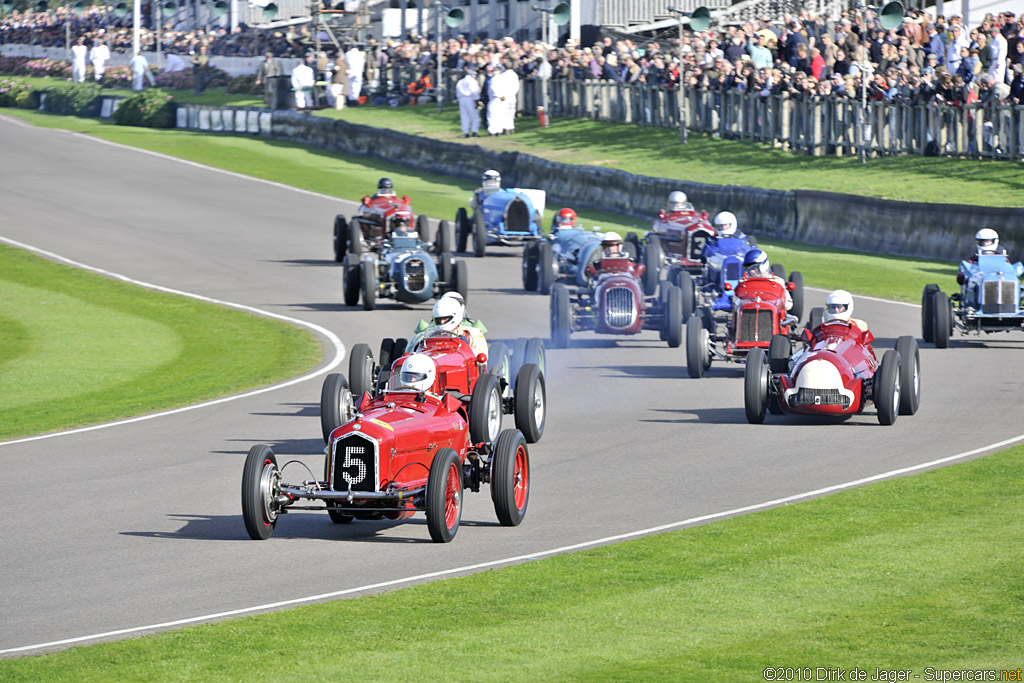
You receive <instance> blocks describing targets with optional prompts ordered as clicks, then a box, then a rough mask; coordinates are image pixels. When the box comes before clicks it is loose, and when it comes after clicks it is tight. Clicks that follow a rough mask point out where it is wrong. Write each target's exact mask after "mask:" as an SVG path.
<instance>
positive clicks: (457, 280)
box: [342, 232, 469, 311]
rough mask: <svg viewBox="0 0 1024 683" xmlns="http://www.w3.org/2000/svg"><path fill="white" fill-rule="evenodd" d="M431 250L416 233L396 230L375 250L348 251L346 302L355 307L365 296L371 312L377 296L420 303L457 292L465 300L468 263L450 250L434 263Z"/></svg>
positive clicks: (467, 290)
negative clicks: (457, 258)
mask: <svg viewBox="0 0 1024 683" xmlns="http://www.w3.org/2000/svg"><path fill="white" fill-rule="evenodd" d="M428 249H429V245H428V244H426V243H424V242H422V241H421V240H419V239H417V237H416V236H415V234H412V235H407V234H400V233H397V232H396V233H395V234H393V235H392V236H391V237H389V238H388V239H387V240H384V241H383V242H382V243H381V246H380V248H379V250H378V251H377V252H376V253H374V252H371V251H368V252H365V253H359V254H357V253H352V252H350V253H348V254H346V255H345V266H344V274H343V287H342V289H343V293H344V297H345V305H346V306H355V305H356V304H358V303H359V299H360V297H362V300H363V308H364V309H365V310H367V311H372V310H373V309H374V307H375V306H376V304H377V300H378V299H395V300H396V301H399V302H401V303H404V304H418V303H422V302H424V301H427V300H428V299H433V298H437V297H439V296H441V295H442V294H444V293H445V292H458V293H459V294H461V295H462V298H463V300H465V299H466V296H467V295H468V293H469V274H468V271H467V269H466V263H465V262H464V261H456V260H455V258H454V257H453V256H452V254H451V252H448V251H442V252H440V253H439V254H438V256H437V262H436V263H435V262H434V257H433V256H431V255H430V253H429V251H428Z"/></svg>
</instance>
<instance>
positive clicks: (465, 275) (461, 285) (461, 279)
mask: <svg viewBox="0 0 1024 683" xmlns="http://www.w3.org/2000/svg"><path fill="white" fill-rule="evenodd" d="M452 291H455V292H458V293H459V294H461V295H462V299H463V300H464V301H469V270H468V267H467V266H466V262H465V261H456V262H455V271H454V274H453V275H452Z"/></svg>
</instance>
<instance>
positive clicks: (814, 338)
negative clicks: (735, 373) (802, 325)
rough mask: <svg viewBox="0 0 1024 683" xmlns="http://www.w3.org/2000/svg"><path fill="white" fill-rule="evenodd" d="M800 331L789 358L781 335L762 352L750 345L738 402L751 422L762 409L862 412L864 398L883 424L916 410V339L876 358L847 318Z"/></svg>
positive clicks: (868, 338) (760, 418) (867, 338)
mask: <svg viewBox="0 0 1024 683" xmlns="http://www.w3.org/2000/svg"><path fill="white" fill-rule="evenodd" d="M813 317H817V316H813ZM805 336H806V340H805V343H806V345H805V347H804V348H803V349H801V350H800V351H798V352H797V353H796V354H794V355H793V356H792V357H791V356H790V350H791V344H790V339H789V338H788V337H785V336H782V335H779V336H778V337H776V338H773V339H772V341H771V344H770V347H769V352H768V354H765V352H764V351H763V350H762V349H755V350H753V351H751V352H750V353H749V354H748V355H747V365H746V368H745V369H744V374H743V385H744V386H743V392H744V393H743V405H744V410H745V412H746V415H747V421H749V422H750V423H751V424H760V423H762V422H764V419H765V413H766V412H771V413H773V414H780V413H799V414H803V415H822V416H833V417H840V416H847V415H852V414H855V413H860V412H862V411H863V410H864V407H865V405H866V404H867V403H868V402H869V401H870V402H872V403H874V405H875V409H876V411H877V414H878V421H879V423H881V424H883V425H891V424H893V423H894V422H896V418H897V417H898V416H899V415H913V414H914V413H916V412H917V408H918V406H919V405H920V401H921V358H920V352H919V351H918V347H917V340H916V339H914V338H913V337H911V336H909V335H908V336H903V337H900V338H899V339H898V340H897V341H896V348H895V349H889V350H888V351H886V352H885V353H884V354H883V355H882V360H881V362H879V361H878V359H877V357H876V356H875V352H874V350H873V349H872V348H871V342H872V341H874V336H873V335H872V334H871V332H870V331H868V330H863V329H861V327H860V326H859V325H858V324H856V323H855V322H853V321H843V320H834V321H831V322H825V323H822V324H821V325H819V326H818V327H817V328H815V329H814V330H813V331H811V330H810V329H808V331H807V332H806V335H805Z"/></svg>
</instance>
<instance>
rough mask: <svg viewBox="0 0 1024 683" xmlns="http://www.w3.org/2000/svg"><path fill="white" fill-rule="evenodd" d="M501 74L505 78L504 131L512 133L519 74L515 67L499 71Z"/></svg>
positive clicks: (514, 123)
mask: <svg viewBox="0 0 1024 683" xmlns="http://www.w3.org/2000/svg"><path fill="white" fill-rule="evenodd" d="M501 76H502V78H503V79H504V80H505V133H508V134H512V133H513V132H514V131H515V129H516V110H517V109H518V107H517V105H516V101H517V99H518V97H519V74H517V73H516V70H515V69H510V68H506V69H505V70H504V71H502V72H501Z"/></svg>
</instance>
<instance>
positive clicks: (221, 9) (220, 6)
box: [213, 0, 228, 17]
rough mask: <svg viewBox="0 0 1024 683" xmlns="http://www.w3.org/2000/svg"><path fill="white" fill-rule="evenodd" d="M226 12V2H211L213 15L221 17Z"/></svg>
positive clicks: (217, 0) (219, 0) (218, 0)
mask: <svg viewBox="0 0 1024 683" xmlns="http://www.w3.org/2000/svg"><path fill="white" fill-rule="evenodd" d="M227 13H228V3H227V2H226V1H225V0H216V2H214V3H213V16H215V17H222V16H224V15H225V14H227Z"/></svg>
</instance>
